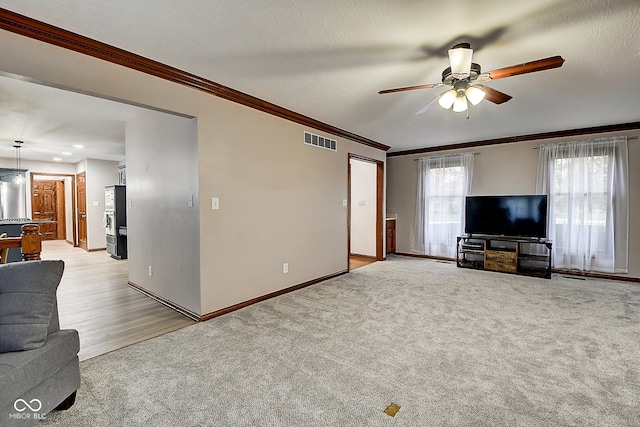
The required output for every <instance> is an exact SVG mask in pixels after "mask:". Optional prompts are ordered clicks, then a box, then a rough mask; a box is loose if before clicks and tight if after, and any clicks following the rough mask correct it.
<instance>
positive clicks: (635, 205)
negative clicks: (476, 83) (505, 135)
mask: <svg viewBox="0 0 640 427" xmlns="http://www.w3.org/2000/svg"><path fill="white" fill-rule="evenodd" d="M620 134H621V135H627V136H638V135H640V131H633V132H624V133H620ZM613 135H616V134H615V133H612V134H598V135H593V136H588V135H584V136H581V137H572V138H565V139H564V140H565V141H569V140H584V139H590V138H599V137H604V136H613ZM560 141H562V139H550V140H544V141H531V142H519V143H513V144H501V145H492V146H485V147H479V148H475V149H469V150H457V151H459V152H462V151H473V152H475V153H478V154H477V155H476V156H475V158H474V167H473V182H472V188H471V194H472V195H493V194H496V195H502V194H534V193H535V191H536V175H537V168H538V150H535V149H533V148H534V147H537V146H538V145H540V144H545V143H551V142H560ZM628 145H629V188H630V191H629V195H630V198H629V276H630V277H635V278H640V222H639V221H640V192H639V191H637V189H638V188H640V169H639V168H637V167H634V165H638V164H640V140H638V139H633V140H630V141H629V144H628ZM452 152H456V150H451V151H446V153H452ZM442 153H445V152H442ZM426 155H429V154H422V155H411V156H398V157H389V159H388V160H387V167H388V169H387V212H397V214H398V220H397V236H396V238H397V241H396V246H397V251H398V252H405V253H411V252H412V251H411V241H412V239H413V224H414V218H415V197H416V196H415V193H416V183H417V165H416V162H415V161H414V159H416V158H418V157H422V156H426Z"/></svg>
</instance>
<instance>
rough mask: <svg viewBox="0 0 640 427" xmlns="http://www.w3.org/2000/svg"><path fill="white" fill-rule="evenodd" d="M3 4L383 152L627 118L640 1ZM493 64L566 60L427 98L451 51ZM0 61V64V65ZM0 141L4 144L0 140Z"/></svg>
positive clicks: (633, 116)
mask: <svg viewBox="0 0 640 427" xmlns="http://www.w3.org/2000/svg"><path fill="white" fill-rule="evenodd" d="M0 6H1V7H4V8H6V9H9V10H11V11H14V12H18V13H21V14H23V15H26V16H29V17H31V18H34V19H38V20H41V21H44V22H47V23H50V24H53V25H56V26H59V27H61V28H64V29H67V30H70V31H73V32H76V33H79V34H82V35H84V36H87V37H90V38H93V39H96V40H99V41H102V42H105V43H108V44H111V45H114V46H116V47H119V48H122V49H125V50H128V51H131V52H133V53H136V54H139V55H142V56H145V57H148V58H150V59H154V60H157V61H160V62H163V63H165V64H167V65H171V66H174V67H177V68H180V69H182V70H185V71H188V72H191V73H194V74H197V75H200V76H202V77H205V78H207V79H209V80H213V81H215V82H216V83H220V84H222V85H225V86H229V87H231V88H233V89H236V90H239V91H241V92H245V93H247V94H250V95H252V96H255V97H257V98H260V99H263V100H265V101H268V102H271V103H273V104H276V105H279V106H281V107H284V108H287V109H289V110H293V111H295V112H297V113H300V114H303V115H306V116H309V117H312V118H314V119H316V120H319V121H322V122H325V123H328V124H330V125H333V126H336V127H338V128H341V129H344V130H347V131H350V132H353V133H356V134H359V135H361V136H364V137H366V138H369V139H372V140H375V141H377V142H380V143H383V144H386V145H389V146H391V147H392V149H391V151H399V150H406V149H414V148H423V147H432V146H441V145H448V144H456V143H464V142H472V141H478V140H485V139H492V138H502V137H509V136H518V135H523V134H532V133H541V132H549V131H559V130H567V129H577V128H584V127H592V126H602V125H613V124H621V123H629V122H636V121H638V120H639V118H640V102H638V98H640V84H639V83H638V82H637V80H635V78H634V77H635V75H634V73H635V72H636V71H637V70H638V69H640V2H638V1H637V0H611V1H607V0H579V1H576V0H537V1H535V2H534V1H520V0H492V1H490V2H489V1H482V0H475V1H424V0H423V1H417V0H414V1H403V0H399V1H388V0H352V1H346V2H345V1H343V0H322V1H301V0H296V1H293V0H291V1H289V0H245V1H236V0H216V1H212V0H190V1H188V2H176V1H170V0H164V1H159V0H136V1H124V0H111V1H109V2H86V1H79V0H78V1H71V0H58V1H55V2H52V1H49V0H30V1H28V2H24V1H20V0H0ZM461 41H467V42H469V43H471V46H472V48H474V62H477V63H479V64H480V65H481V66H482V69H483V71H490V70H493V69H497V68H502V67H505V66H510V65H514V64H519V63H523V62H528V61H531V60H536V59H540V58H546V57H549V56H554V55H561V56H563V57H564V58H565V60H566V62H565V64H564V66H563V67H562V68H558V69H554V70H547V71H542V72H538V73H533V74H527V75H521V76H515V77H510V78H507V79H501V80H497V81H494V82H489V83H488V85H489V86H491V87H493V88H495V89H498V90H500V91H502V92H505V93H507V94H509V95H512V96H513V99H512V100H511V101H509V102H507V103H504V104H502V105H495V104H492V103H490V102H486V101H485V102H482V103H481V104H480V105H478V106H476V107H472V108H471V109H470V118H469V119H468V120H467V119H465V114H464V113H453V112H452V111H450V110H449V111H447V110H443V109H441V108H440V107H438V106H436V107H434V108H432V109H431V110H430V111H429V112H428V113H426V114H424V115H420V116H414V115H413V113H414V112H415V111H416V110H417V109H418V108H420V106H422V105H423V104H424V103H426V102H427V101H428V100H430V99H432V98H433V97H435V96H437V95H438V94H439V93H440V92H441V91H442V89H425V90H419V91H412V92H401V93H395V94H387V95H378V94H377V92H378V91H379V90H381V89H386V88H391V87H397V86H409V85H417V84H423V83H434V82H439V81H440V78H441V73H442V70H443V69H444V68H446V67H447V66H448V65H449V63H448V59H447V56H446V50H447V49H448V48H450V47H451V46H452V45H453V44H455V43H457V42H461ZM0 71H2V70H1V69H0ZM0 142H3V141H0Z"/></svg>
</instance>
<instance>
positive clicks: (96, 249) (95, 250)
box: [87, 248, 107, 252]
mask: <svg viewBox="0 0 640 427" xmlns="http://www.w3.org/2000/svg"><path fill="white" fill-rule="evenodd" d="M106 250H107V248H93V249H87V252H100V251H106Z"/></svg>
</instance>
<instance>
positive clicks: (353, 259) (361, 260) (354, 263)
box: [349, 255, 376, 270]
mask: <svg viewBox="0 0 640 427" xmlns="http://www.w3.org/2000/svg"><path fill="white" fill-rule="evenodd" d="M372 262H376V260H375V259H373V258H369V257H365V256H359V255H350V256H349V270H355V269H356V268H358V267H362V266H363V265H367V264H371V263H372Z"/></svg>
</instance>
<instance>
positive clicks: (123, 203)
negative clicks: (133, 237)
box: [104, 185, 127, 259]
mask: <svg viewBox="0 0 640 427" xmlns="http://www.w3.org/2000/svg"><path fill="white" fill-rule="evenodd" d="M126 189H127V187H125V186H124V185H110V186H107V187H105V189H104V227H105V233H106V235H107V252H108V253H109V254H110V255H111V257H112V258H115V259H127V190H126Z"/></svg>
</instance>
